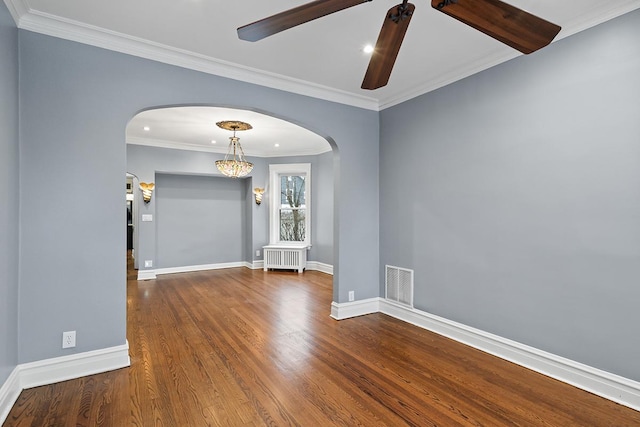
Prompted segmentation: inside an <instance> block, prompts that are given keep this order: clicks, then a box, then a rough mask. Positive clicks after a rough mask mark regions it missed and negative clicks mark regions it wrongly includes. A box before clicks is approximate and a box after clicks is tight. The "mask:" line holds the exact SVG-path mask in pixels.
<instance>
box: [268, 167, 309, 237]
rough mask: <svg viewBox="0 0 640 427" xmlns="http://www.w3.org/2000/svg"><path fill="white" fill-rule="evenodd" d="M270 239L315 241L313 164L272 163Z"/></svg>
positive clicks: (270, 172)
mask: <svg viewBox="0 0 640 427" xmlns="http://www.w3.org/2000/svg"><path fill="white" fill-rule="evenodd" d="M269 183H270V185H269V186H270V191H269V194H270V197H269V200H270V202H271V203H270V205H271V209H270V243H271V244H300V243H303V244H305V245H311V206H310V204H311V203H310V202H311V164H310V163H295V164H288V165H269Z"/></svg>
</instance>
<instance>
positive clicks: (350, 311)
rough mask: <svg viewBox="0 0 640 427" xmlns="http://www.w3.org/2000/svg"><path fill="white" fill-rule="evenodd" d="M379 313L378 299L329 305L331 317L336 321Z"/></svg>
mask: <svg viewBox="0 0 640 427" xmlns="http://www.w3.org/2000/svg"><path fill="white" fill-rule="evenodd" d="M379 311H380V298H370V299H364V300H359V301H352V302H345V303H337V302H332V303H331V317H333V318H334V319H336V320H344V319H348V318H350V317H356V316H364V315H365V314H372V313H377V312H379Z"/></svg>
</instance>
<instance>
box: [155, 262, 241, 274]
mask: <svg viewBox="0 0 640 427" xmlns="http://www.w3.org/2000/svg"><path fill="white" fill-rule="evenodd" d="M246 264H247V263H245V262H243V261H239V262H221V263H217V264H202V265H186V266H183V267H169V268H156V270H155V273H156V275H158V274H175V273H191V272H194V271H204V270H220V269H223V268H236V267H246V266H247V265H246Z"/></svg>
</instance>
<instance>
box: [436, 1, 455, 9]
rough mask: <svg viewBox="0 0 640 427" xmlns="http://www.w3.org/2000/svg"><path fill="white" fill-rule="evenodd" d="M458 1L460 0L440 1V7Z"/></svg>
mask: <svg viewBox="0 0 640 427" xmlns="http://www.w3.org/2000/svg"><path fill="white" fill-rule="evenodd" d="M455 3H458V0H443V1H441V2H440V3H438V9H442V8H443V7H445V6H449V5H450V4H455Z"/></svg>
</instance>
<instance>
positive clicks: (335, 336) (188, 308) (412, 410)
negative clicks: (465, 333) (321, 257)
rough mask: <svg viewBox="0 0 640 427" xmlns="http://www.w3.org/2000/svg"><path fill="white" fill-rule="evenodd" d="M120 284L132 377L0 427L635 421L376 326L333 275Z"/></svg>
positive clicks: (419, 337)
mask: <svg viewBox="0 0 640 427" xmlns="http://www.w3.org/2000/svg"><path fill="white" fill-rule="evenodd" d="M129 278H130V279H132V280H129V282H128V297H127V305H128V333H127V335H128V340H129V345H130V354H131V367H130V368H126V369H120V370H117V371H112V372H107V373H103V374H98V375H92V376H89V377H84V378H80V379H77V380H72V381H66V382H63V383H58V384H53V385H49V386H43V387H37V388H33V389H29V390H24V391H23V392H22V394H21V395H20V397H19V398H18V401H17V402H16V404H15V405H14V407H13V409H12V411H11V412H10V414H9V416H8V418H7V420H6V422H5V424H4V426H7V427H8V426H38V427H39V426H180V427H181V426H263V425H269V426H333V425H337V426H402V425H410V426H446V427H448V426H574V425H575V426H640V412H637V411H634V410H632V409H629V408H626V407H623V406H621V405H617V404H615V403H613V402H610V401H608V400H605V399H602V398H599V397H597V396H594V395H592V394H589V393H587V392H584V391H581V390H578V389H576V388H574V387H571V386H569V385H567V384H564V383H561V382H558V381H555V380H553V379H550V378H547V377H544V376H542V375H540V374H537V373H535V372H532V371H529V370H527V369H524V368H521V367H519V366H516V365H514V364H511V363H509V362H506V361H503V360H500V359H498V358H495V357H493V356H490V355H488V354H485V353H482V352H480V351H478V350H474V349H472V348H470V347H467V346H464V345H462V344H459V343H456V342H454V341H452V340H449V339H447V338H443V337H441V336H438V335H436V334H433V333H430V332H428V331H425V330H422V329H419V328H417V327H414V326H412V325H409V324H406V323H403V322H401V321H398V320H395V319H393V318H390V317H388V316H385V315H382V314H373V315H368V316H362V317H357V318H353V319H348V320H342V321H336V320H333V319H332V318H330V317H329V311H330V304H331V293H332V292H331V276H328V275H325V274H323V273H319V272H313V271H307V272H305V273H304V274H301V275H298V274H297V273H291V272H268V273H264V272H263V271H261V270H253V271H252V270H249V269H246V268H236V269H226V270H215V271H208V272H198V273H187V274H174V275H165V276H159V278H158V279H157V280H152V281H146V282H137V281H135V275H130V276H129Z"/></svg>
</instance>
